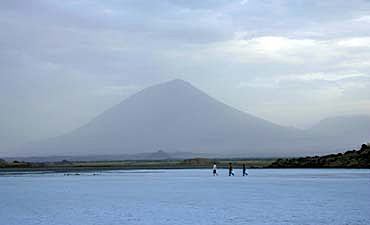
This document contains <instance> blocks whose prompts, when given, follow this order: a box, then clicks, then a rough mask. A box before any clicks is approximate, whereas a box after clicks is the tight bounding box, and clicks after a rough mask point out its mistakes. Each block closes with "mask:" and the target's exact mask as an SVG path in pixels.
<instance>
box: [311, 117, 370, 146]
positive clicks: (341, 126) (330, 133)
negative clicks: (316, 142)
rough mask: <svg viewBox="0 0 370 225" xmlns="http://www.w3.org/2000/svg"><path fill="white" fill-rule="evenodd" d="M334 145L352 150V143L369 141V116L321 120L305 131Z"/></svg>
mask: <svg viewBox="0 0 370 225" xmlns="http://www.w3.org/2000/svg"><path fill="white" fill-rule="evenodd" d="M307 131H308V132H310V133H311V134H315V135H319V136H321V137H323V138H325V139H326V141H327V142H331V143H333V144H335V145H339V146H342V147H343V148H352V147H353V144H354V143H364V142H367V141H370V116H366V115H351V116H337V117H330V118H326V119H323V120H321V121H320V122H319V123H318V124H316V125H314V126H313V127H311V128H310V129H308V130H307Z"/></svg>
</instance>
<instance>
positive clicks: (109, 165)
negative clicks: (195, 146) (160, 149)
mask: <svg viewBox="0 0 370 225" xmlns="http://www.w3.org/2000/svg"><path fill="white" fill-rule="evenodd" d="M274 161H275V160H274V159H206V158H195V159H186V160H150V161H146V160H139V161H134V160H127V161H86V162H69V161H61V162H44V163H30V162H18V161H14V162H5V163H4V162H3V163H2V164H1V165H0V172H1V171H2V172H16V171H51V172H77V171H99V170H119V169H199V168H204V169H206V168H207V169H211V168H212V165H213V163H214V162H216V164H217V167H218V168H227V166H228V163H230V162H231V163H232V164H233V167H234V168H235V169H238V168H241V167H242V165H243V164H244V163H245V164H246V166H247V167H248V168H263V167H267V166H269V165H270V164H271V163H272V162H274Z"/></svg>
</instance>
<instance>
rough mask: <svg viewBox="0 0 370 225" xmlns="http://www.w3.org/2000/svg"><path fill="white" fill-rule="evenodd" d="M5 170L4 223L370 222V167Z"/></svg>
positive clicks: (1, 190)
mask: <svg viewBox="0 0 370 225" xmlns="http://www.w3.org/2000/svg"><path fill="white" fill-rule="evenodd" d="M211 172H212V171H211V170H120V171H104V172H96V173H95V174H94V173H81V174H80V175H78V176H77V175H72V176H65V174H63V173H24V174H20V175H19V174H17V175H16V174H11V173H3V174H2V175H1V176H0V223H1V224H4V225H34V224H35V225H36V224H38V225H68V224H70V225H93V224H94V225H103V224H107V225H115V224H125V225H126V224H137V225H146V224H156V225H160V224H168V225H174V224H179V225H180V224H181V225H185V224H192V225H198V224H211V225H214V224H230V225H235V224H252V225H253V224H256V225H257V224H271V225H279V224H284V225H289V224H299V225H305V224H310V225H311V224H312V225H321V224H325V225H342V224H343V225H345V224H347V225H350V224H353V225H362V224H363V225H368V224H370V170H350V169H251V170H248V172H249V176H247V177H242V176H241V175H240V174H241V171H238V170H237V171H236V176H235V177H229V176H227V171H226V170H219V176H218V177H213V176H212V174H211Z"/></svg>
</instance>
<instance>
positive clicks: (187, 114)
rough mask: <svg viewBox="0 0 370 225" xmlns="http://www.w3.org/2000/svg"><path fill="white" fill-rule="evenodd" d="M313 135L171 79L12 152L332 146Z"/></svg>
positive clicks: (252, 152)
mask: <svg viewBox="0 0 370 225" xmlns="http://www.w3.org/2000/svg"><path fill="white" fill-rule="evenodd" d="M313 131H315V128H312V130H310V131H308V132H307V131H302V130H298V129H294V128H290V127H283V126H279V125H276V124H274V123H271V122H269V121H266V120H263V119H261V118H258V117H255V116H253V115H250V114H247V113H244V112H242V111H239V110H237V109H235V108H232V107H230V106H228V105H225V104H224V103H221V102H219V101H217V100H215V99H214V98H212V97H210V96H208V95H207V94H205V93H204V92H203V91H200V90H199V89H197V88H195V87H194V86H192V85H191V84H190V83H188V82H186V81H183V80H178V79H177V80H172V81H169V82H166V83H162V84H158V85H154V86H151V87H148V88H146V89H144V90H142V91H140V92H138V93H137V94H134V95H133V96H131V97H129V98H127V99H126V100H124V101H122V102H121V103H120V104H118V105H116V106H114V107H112V108H111V109H109V110H107V111H105V112H104V113H102V114H101V115H99V116H98V117H96V118H95V119H93V120H92V121H91V122H89V123H88V124H86V125H84V126H82V127H80V128H78V129H76V130H74V131H72V132H70V133H67V134H65V135H63V136H59V137H56V138H51V139H49V140H46V141H42V142H39V143H34V144H31V145H29V146H25V147H24V148H23V149H20V153H18V154H22V155H24V156H29V155H114V154H117V155H122V154H138V153H143V152H156V151H158V150H163V151H165V152H168V153H175V152H195V153H205V154H208V155H210V154H211V155H212V154H213V155H224V156H242V157H260V156H282V155H292V154H294V155H303V154H307V153H312V152H314V153H317V152H318V151H321V150H325V151H330V150H333V149H335V148H338V146H339V145H334V146H332V145H327V144H325V140H324V139H320V135H321V134H320V135H319V134H316V132H313ZM355 143H358V142H355ZM334 144H336V143H334ZM329 147H330V149H329ZM339 147H340V146H339ZM340 150H342V149H340ZM27 152H28V154H27Z"/></svg>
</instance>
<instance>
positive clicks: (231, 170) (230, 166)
mask: <svg viewBox="0 0 370 225" xmlns="http://www.w3.org/2000/svg"><path fill="white" fill-rule="evenodd" d="M231 175H233V176H234V171H233V164H232V163H229V176H231Z"/></svg>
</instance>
